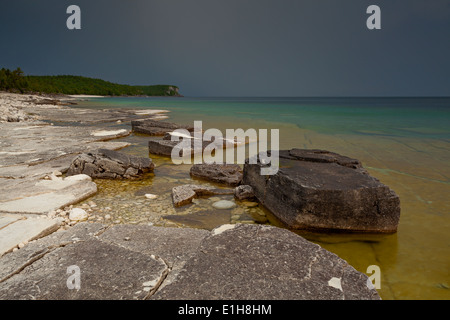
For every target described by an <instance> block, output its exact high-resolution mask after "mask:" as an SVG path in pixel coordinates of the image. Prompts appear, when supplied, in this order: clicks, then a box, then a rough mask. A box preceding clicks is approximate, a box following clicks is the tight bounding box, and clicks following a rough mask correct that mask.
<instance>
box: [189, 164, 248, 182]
mask: <svg viewBox="0 0 450 320" xmlns="http://www.w3.org/2000/svg"><path fill="white" fill-rule="evenodd" d="M190 174H191V176H193V177H196V178H201V179H204V180H208V181H212V182H216V183H223V184H226V185H230V186H237V185H239V184H240V183H241V180H242V175H243V174H242V168H241V167H240V166H239V165H237V164H194V165H193V166H192V167H191V170H190Z"/></svg>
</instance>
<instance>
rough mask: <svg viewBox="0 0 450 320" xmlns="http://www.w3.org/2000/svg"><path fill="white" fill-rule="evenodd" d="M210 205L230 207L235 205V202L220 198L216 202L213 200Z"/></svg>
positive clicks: (219, 207)
mask: <svg viewBox="0 0 450 320" xmlns="http://www.w3.org/2000/svg"><path fill="white" fill-rule="evenodd" d="M212 206H213V207H214V208H216V209H231V208H234V207H236V203H234V202H233V201H229V200H220V201H217V202H214V203H213V204H212Z"/></svg>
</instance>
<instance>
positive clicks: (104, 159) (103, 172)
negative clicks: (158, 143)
mask: <svg viewBox="0 0 450 320" xmlns="http://www.w3.org/2000/svg"><path fill="white" fill-rule="evenodd" d="M154 167H155V165H154V164H153V163H152V160H151V159H150V158H143V157H136V156H132V155H127V154H124V153H121V152H117V151H112V150H107V149H99V150H97V151H96V152H92V153H83V154H80V155H79V156H77V157H76V158H75V159H74V160H73V161H72V164H71V165H70V167H69V170H68V171H67V175H68V176H71V175H75V174H86V175H88V176H90V177H92V178H103V179H133V178H139V177H140V176H142V175H143V174H144V173H147V172H151V171H153V169H154Z"/></svg>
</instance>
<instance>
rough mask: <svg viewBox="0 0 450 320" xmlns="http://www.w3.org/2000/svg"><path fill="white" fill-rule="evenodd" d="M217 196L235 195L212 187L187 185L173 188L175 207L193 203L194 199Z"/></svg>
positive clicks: (231, 191) (230, 191)
mask: <svg viewBox="0 0 450 320" xmlns="http://www.w3.org/2000/svg"><path fill="white" fill-rule="evenodd" d="M217 194H233V190H231V189H217V188H214V187H211V186H203V185H196V184H185V185H182V186H178V187H174V188H172V199H173V204H174V205H175V207H180V206H184V205H186V204H189V203H192V200H193V199H194V198H197V197H200V196H211V195H217Z"/></svg>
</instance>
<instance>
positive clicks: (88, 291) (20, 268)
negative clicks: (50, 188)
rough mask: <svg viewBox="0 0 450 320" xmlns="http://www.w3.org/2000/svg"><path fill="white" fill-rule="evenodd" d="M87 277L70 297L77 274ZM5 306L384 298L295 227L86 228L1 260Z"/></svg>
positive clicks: (0, 286) (91, 225)
mask: <svg viewBox="0 0 450 320" xmlns="http://www.w3.org/2000/svg"><path fill="white" fill-rule="evenodd" d="M71 266H77V267H79V270H80V273H79V275H80V278H79V279H80V283H79V284H80V288H79V289H69V288H68V285H67V283H68V279H69V277H71V276H72V274H71V273H68V272H67V268H68V267H71ZM0 299H274V300H276V299H379V296H378V293H377V292H376V290H375V289H374V288H373V287H372V286H371V285H370V284H368V277H367V276H366V275H364V274H362V273H360V272H358V271H356V270H355V269H353V268H352V267H351V266H349V265H348V264H347V263H346V262H345V261H344V260H342V259H340V258H339V257H338V256H336V255H334V254H332V253H330V252H328V251H326V250H324V249H322V248H321V247H320V246H318V245H316V244H313V243H311V242H309V241H307V240H305V239H303V238H302V237H300V236H298V235H296V234H294V233H292V232H290V231H288V230H285V229H280V228H277V227H271V226H263V225H244V224H242V225H223V226H220V227H218V228H216V229H214V230H213V231H211V232H209V231H206V230H200V229H178V228H161V227H152V226H144V225H117V226H110V227H108V226H105V225H102V224H97V223H79V224H77V225H76V226H74V227H72V228H71V229H68V230H65V231H59V232H56V233H53V234H51V235H49V236H47V237H44V238H41V239H39V240H38V241H35V242H33V243H30V244H28V245H27V246H25V247H24V248H22V249H20V250H18V251H15V252H11V253H8V254H6V255H4V256H3V257H2V258H0Z"/></svg>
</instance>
